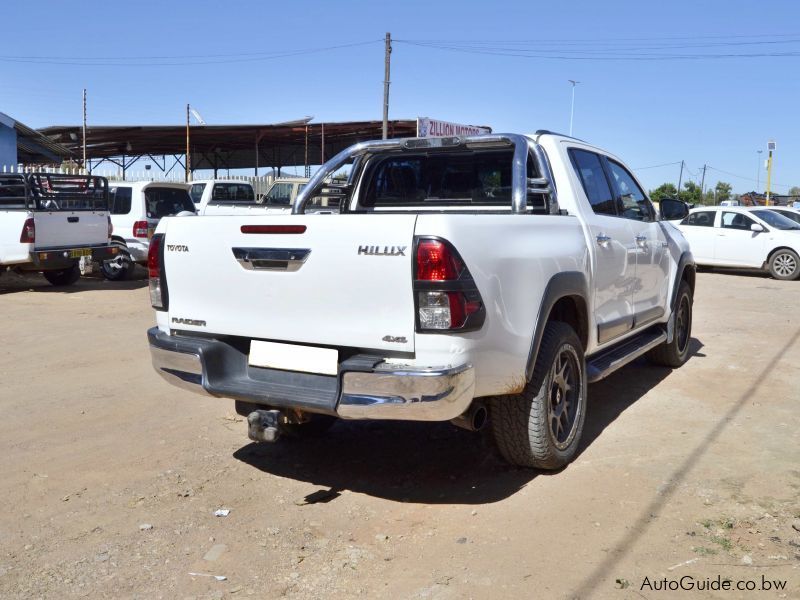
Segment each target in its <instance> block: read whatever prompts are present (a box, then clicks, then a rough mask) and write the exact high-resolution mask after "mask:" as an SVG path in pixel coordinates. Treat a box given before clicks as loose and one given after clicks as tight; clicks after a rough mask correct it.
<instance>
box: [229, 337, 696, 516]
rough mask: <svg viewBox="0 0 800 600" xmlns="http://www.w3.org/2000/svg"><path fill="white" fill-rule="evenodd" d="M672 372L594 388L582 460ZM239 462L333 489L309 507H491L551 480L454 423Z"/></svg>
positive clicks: (646, 373)
mask: <svg viewBox="0 0 800 600" xmlns="http://www.w3.org/2000/svg"><path fill="white" fill-rule="evenodd" d="M701 347H702V344H701V343H700V342H699V341H698V340H696V339H694V338H693V339H692V350H691V351H692V354H693V355H697V356H702V355H698V354H697V352H698V351H699V349H700V348H701ZM670 373H671V370H670V369H667V368H661V367H654V366H651V365H649V364H648V363H646V362H645V361H644V360H643V359H642V360H639V361H636V362H635V363H634V364H633V365H630V366H628V367H626V368H625V369H623V370H622V371H620V372H618V373H615V374H614V375H612V376H611V377H609V378H608V379H606V380H604V381H602V382H599V383H597V384H594V385H592V386H590V388H589V408H588V411H587V419H586V424H585V427H584V433H583V440H582V444H581V448H580V450H579V455H580V454H581V453H583V452H584V451H585V450H586V448H588V447H589V446H590V445H591V444H592V443H593V442H594V441H595V440H596V439H597V438H598V437H599V436H600V435H601V434H602V433H603V431H604V430H605V429H606V427H608V426H609V425H610V424H611V423H613V422H614V420H615V419H616V418H617V417H619V416H620V415H621V414H622V413H623V412H624V411H625V410H626V409H627V408H628V407H629V406H631V405H633V404H634V403H635V402H636V401H637V400H639V398H641V397H642V396H644V395H645V394H646V393H647V392H649V391H650V390H651V389H653V388H654V387H655V386H657V385H658V384H659V383H660V382H661V381H662V380H664V379H665V378H666V377H667V376H668V375H669V374H670ZM233 456H234V458H236V459H237V460H240V461H242V462H244V463H246V464H248V465H250V466H252V467H254V468H256V469H259V470H260V471H263V472H264V473H269V474H271V475H276V476H278V477H286V478H289V479H294V480H297V481H305V482H308V483H312V484H314V485H319V486H324V487H326V488H329V489H328V490H327V491H322V492H320V491H317V492H314V494H311V495H310V497H309V498H308V499H307V501H308V502H309V503H311V502H315V501H320V502H322V501H325V502H327V501H331V500H334V499H335V498H336V497H337V496H338V495H339V493H340V492H342V491H344V490H349V491H352V492H357V493H361V494H368V495H370V496H375V497H379V498H385V499H387V500H394V501H397V502H409V503H422V504H485V503H492V502H498V501H500V500H503V499H505V498H507V497H509V496H511V495H513V494H515V493H516V492H517V491H519V490H520V489H522V488H523V487H525V486H526V485H527V484H529V483H530V482H531V481H533V480H534V479H535V478H536V477H538V476H541V475H547V474H550V472H547V473H545V472H537V471H534V470H529V469H522V468H517V467H512V466H509V465H507V464H506V463H505V462H503V460H502V458H500V456H499V454H498V453H497V450H496V449H495V447H494V443H493V441H492V439H491V435H490V434H489V432H488V430H484V431H482V432H480V433H477V434H476V433H472V432H468V431H464V430H461V429H459V428H457V427H455V426H453V425H451V424H450V423H411V422H400V421H361V422H359V421H339V422H337V423H336V425H334V427H333V428H332V429H331V430H330V431H329V432H328V433H327V434H326V435H324V436H322V437H318V438H311V439H305V440H293V439H290V438H282V439H281V440H280V441H279V442H278V443H277V444H255V443H251V444H247V445H246V446H243V447H242V448H240V449H238V450H237V451H236V452H234V453H233ZM566 469H569V467H566Z"/></svg>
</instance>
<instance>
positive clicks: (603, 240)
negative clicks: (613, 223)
mask: <svg viewBox="0 0 800 600" xmlns="http://www.w3.org/2000/svg"><path fill="white" fill-rule="evenodd" d="M610 241H611V237H610V236H607V235H606V234H605V233H601V234H600V235H598V236H597V243H598V244H599V245H600V246H601V247H603V248H608V244H609V242H610Z"/></svg>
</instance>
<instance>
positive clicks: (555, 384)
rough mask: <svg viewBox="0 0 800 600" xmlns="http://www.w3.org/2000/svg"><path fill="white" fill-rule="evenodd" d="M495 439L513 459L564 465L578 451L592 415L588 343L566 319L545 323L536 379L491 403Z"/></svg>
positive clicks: (529, 464)
mask: <svg viewBox="0 0 800 600" xmlns="http://www.w3.org/2000/svg"><path fill="white" fill-rule="evenodd" d="M490 406H491V420H490V423H491V426H492V433H493V434H494V439H495V442H496V443H497V447H498V449H499V450H500V454H502V455H503V458H505V459H506V460H507V461H508V462H510V463H512V464H515V465H519V466H521V467H534V468H537V469H559V468H561V467H563V466H564V465H566V464H567V463H569V462H570V461H571V460H572V459H573V458H574V457H575V454H576V453H577V451H578V444H579V443H580V439H581V433H582V432H583V423H584V419H585V416H586V369H585V360H584V356H583V347H582V345H581V342H580V340H579V339H578V336H577V334H576V333H575V331H574V330H573V329H572V328H571V327H570V326H569V325H567V324H566V323H561V322H559V321H551V322H550V323H548V324H547V325H546V326H545V330H544V335H543V336H542V344H541V347H540V349H539V355H538V356H537V358H536V366H535V368H534V371H533V377H532V378H531V380H530V381H529V382H528V383H527V385H526V386H525V389H524V390H523V392H522V393H521V394H513V395H508V396H499V397H497V398H494V399H493V401H492V403H491V405H490Z"/></svg>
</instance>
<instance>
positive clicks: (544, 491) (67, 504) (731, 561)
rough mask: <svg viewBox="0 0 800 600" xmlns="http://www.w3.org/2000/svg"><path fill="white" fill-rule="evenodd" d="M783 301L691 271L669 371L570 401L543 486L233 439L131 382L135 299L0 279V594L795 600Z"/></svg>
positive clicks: (799, 554) (227, 429)
mask: <svg viewBox="0 0 800 600" xmlns="http://www.w3.org/2000/svg"><path fill="white" fill-rule="evenodd" d="M798 298H800V282H780V281H774V280H771V279H768V278H765V277H763V276H759V275H747V274H731V273H701V274H699V275H698V281H697V297H696V303H695V326H694V332H693V336H694V339H693V342H692V343H693V356H692V358H691V360H690V361H689V362H688V364H687V365H686V366H685V367H684V368H682V369H679V370H677V371H674V372H671V371H669V370H666V369H662V368H655V367H651V366H648V365H647V364H646V363H644V362H642V361H637V362H636V363H634V364H633V365H631V366H629V367H627V368H625V369H623V370H622V371H620V372H618V373H617V374H615V375H613V376H612V377H610V378H609V379H607V380H606V381H604V382H601V383H599V384H596V385H594V386H591V387H590V390H589V409H588V413H587V425H586V431H585V441H584V447H583V450H582V452H581V453H580V455H579V457H578V458H577V460H576V461H575V462H574V463H573V464H571V465H570V466H569V467H567V468H566V469H564V470H563V471H561V472H559V473H554V474H543V473H536V472H533V471H527V470H521V469H516V468H511V467H508V466H505V465H504V464H503V463H502V462H501V461H500V460H499V459H498V458H497V456H496V454H495V452H494V450H493V447H492V444H491V441H490V439H489V438H488V437H487V436H485V435H482V434H472V433H469V432H465V431H462V430H459V429H456V428H455V427H453V426H451V425H450V424H448V423H444V424H422V423H420V424H413V423H390V422H375V423H352V422H351V423H347V422H340V423H337V424H336V425H335V426H334V428H333V429H331V431H330V432H329V433H328V434H327V435H325V436H324V437H321V438H319V439H315V440H312V441H307V442H295V441H291V440H286V441H283V440H282V441H281V442H280V443H278V444H275V445H263V446H262V445H255V444H251V443H249V441H248V440H247V437H246V423H245V422H244V421H243V420H242V418H241V417H239V416H237V415H235V413H234V411H233V402H232V401H228V400H218V399H213V398H205V397H202V396H196V395H192V394H190V393H187V392H183V391H181V390H178V389H176V388H173V387H170V386H169V385H167V384H166V383H164V382H162V381H161V380H160V379H159V378H158V377H157V376H156V375H155V373H154V372H153V371H152V368H151V366H150V362H149V355H148V349H147V342H146V337H145V330H146V329H147V328H148V327H149V326H151V324H152V323H153V315H152V312H151V310H150V308H149V305H148V294H147V289H146V285H145V281H143V280H141V279H140V280H136V281H132V282H126V283H109V282H105V281H103V280H101V279H97V278H84V279H82V280H81V281H80V282H79V283H78V284H77V285H76V286H74V287H72V288H69V289H66V290H62V289H56V288H52V287H50V286H49V285H48V284H47V283H46V282H45V281H44V279H42V278H41V277H40V276H38V275H37V276H25V277H20V276H17V275H14V274H3V275H2V276H0V310H1V311H2V317H3V321H2V325H0V339H2V344H0V375H1V376H2V383H1V384H0V407H2V409H3V419H2V420H1V421H0V440H2V449H3V460H2V461H0V499H1V500H2V505H1V506H0V597H2V598H38V597H43V598H105V597H108V598H228V597H231V598H237V597H257V598H282V597H286V598H297V599H300V598H352V597H356V596H363V597H366V598H436V599H439V598H441V599H445V598H448V599H449V598H453V599H455V598H492V599H495V598H662V597H692V592H684V593H680V592H671V593H670V592H660V593H659V592H658V591H656V587H655V586H656V585H657V583H658V582H660V581H661V580H663V579H665V578H666V579H667V580H678V579H680V578H681V577H683V576H691V577H693V578H695V579H696V580H697V581H704V580H705V579H706V578H710V579H711V580H712V581H715V580H716V579H717V577H719V578H720V580H721V581H724V580H726V579H729V580H731V581H732V582H733V584H734V585H735V584H736V582H738V581H747V580H752V581H754V582H755V584H756V585H757V586H759V587H758V588H757V589H760V588H761V586H762V585H764V584H763V581H764V580H766V581H774V580H778V581H785V582H786V588H785V589H784V590H782V591H780V590H779V591H775V590H774V589H773V590H771V591H770V592H769V593H766V592H759V591H756V592H750V593H748V592H744V591H733V592H727V593H726V592H721V591H720V592H716V591H711V592H703V593H702V594H701V593H698V592H697V591H695V592H694V594H695V595H697V596H698V597H704V598H738V597H765V598H766V597H783V598H798V597H800V433H798V432H800V411H799V410H798V402H799V401H800V361H798V356H800V316H799V315H800V313H798ZM221 508H225V509H230V513H229V514H228V516H226V517H219V516H214V512H215V511H216V510H217V509H221ZM214 576H218V577H216V578H215V577H214ZM762 577H763V578H765V579H764V580H762ZM221 578H224V579H221ZM684 581H686V580H684ZM648 586H649V587H648Z"/></svg>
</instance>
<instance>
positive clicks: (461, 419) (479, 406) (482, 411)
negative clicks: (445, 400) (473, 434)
mask: <svg viewBox="0 0 800 600" xmlns="http://www.w3.org/2000/svg"><path fill="white" fill-rule="evenodd" d="M488 421H489V411H488V410H486V405H485V404H483V402H473V403H472V404H470V406H469V408H468V409H467V410H466V411H465V412H464V414H462V415H459V416H458V417H456V418H455V419H452V420H451V421H450V422H451V423H452V424H453V425H455V426H456V427H461V429H466V430H467V431H480V430H481V429H483V428H484V427H485V426H486V423H487V422H488Z"/></svg>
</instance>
